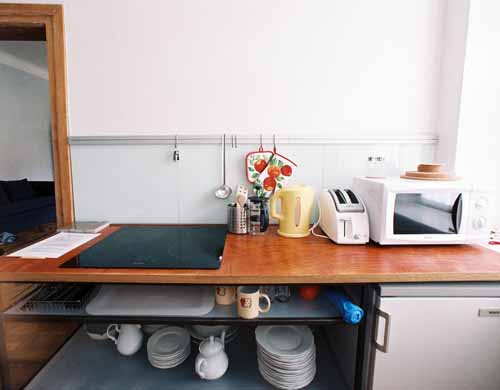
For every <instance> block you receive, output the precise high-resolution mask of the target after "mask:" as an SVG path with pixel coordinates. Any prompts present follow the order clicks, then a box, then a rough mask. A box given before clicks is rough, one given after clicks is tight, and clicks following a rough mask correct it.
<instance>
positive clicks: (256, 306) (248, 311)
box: [236, 286, 271, 320]
mask: <svg viewBox="0 0 500 390" xmlns="http://www.w3.org/2000/svg"><path fill="white" fill-rule="evenodd" d="M237 295H238V296H237V301H236V304H237V306H238V315H239V316H240V317H242V318H245V319H247V320H251V319H253V318H257V317H258V316H259V313H267V312H268V311H269V310H270V309H271V299H269V296H268V295H267V294H263V293H261V292H260V289H259V286H240V287H238V294H237ZM260 298H264V300H266V302H267V307H266V308H264V309H263V308H261V307H260V302H259V301H260Z"/></svg>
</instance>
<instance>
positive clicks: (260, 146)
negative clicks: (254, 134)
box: [259, 134, 264, 152]
mask: <svg viewBox="0 0 500 390" xmlns="http://www.w3.org/2000/svg"><path fill="white" fill-rule="evenodd" d="M259 139H260V145H259V152H262V151H264V146H262V134H261V135H260V136H259Z"/></svg>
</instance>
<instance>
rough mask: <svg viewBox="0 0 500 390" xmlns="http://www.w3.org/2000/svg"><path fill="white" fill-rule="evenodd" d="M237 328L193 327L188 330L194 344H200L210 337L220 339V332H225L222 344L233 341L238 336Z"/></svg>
mask: <svg viewBox="0 0 500 390" xmlns="http://www.w3.org/2000/svg"><path fill="white" fill-rule="evenodd" d="M238 330H239V328H238V327H237V326H229V325H193V326H191V327H190V329H189V333H191V338H192V340H193V342H194V343H195V344H200V343H201V342H202V341H203V340H205V339H208V338H209V337H210V336H214V337H219V338H221V337H222V332H225V337H224V344H227V343H230V342H231V341H233V340H234V339H235V338H236V336H238Z"/></svg>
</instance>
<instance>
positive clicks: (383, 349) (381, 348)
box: [373, 308, 391, 353]
mask: <svg viewBox="0 0 500 390" xmlns="http://www.w3.org/2000/svg"><path fill="white" fill-rule="evenodd" d="M375 314H376V315H377V326H376V327H375V331H374V334H373V343H374V344H375V348H377V349H378V350H379V351H380V352H383V353H387V352H388V351H389V331H390V329H391V316H390V314H389V313H386V312H385V311H382V310H380V309H378V308H376V309H375ZM380 317H382V318H383V319H384V321H385V325H384V342H383V344H382V345H381V344H379V343H378V342H377V335H378V326H379V323H380Z"/></svg>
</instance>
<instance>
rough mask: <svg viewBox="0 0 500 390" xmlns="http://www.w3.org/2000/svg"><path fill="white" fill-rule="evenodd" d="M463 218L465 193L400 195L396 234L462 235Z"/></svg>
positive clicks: (395, 213) (396, 217) (397, 204)
mask: <svg viewBox="0 0 500 390" xmlns="http://www.w3.org/2000/svg"><path fill="white" fill-rule="evenodd" d="M461 218H462V194H461V193H455V194H450V193H442V192H425V193H398V194H396V199H395V207H394V221H393V233H394V234H395V235H403V234H411V235H418V234H458V233H459V231H460V223H461Z"/></svg>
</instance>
